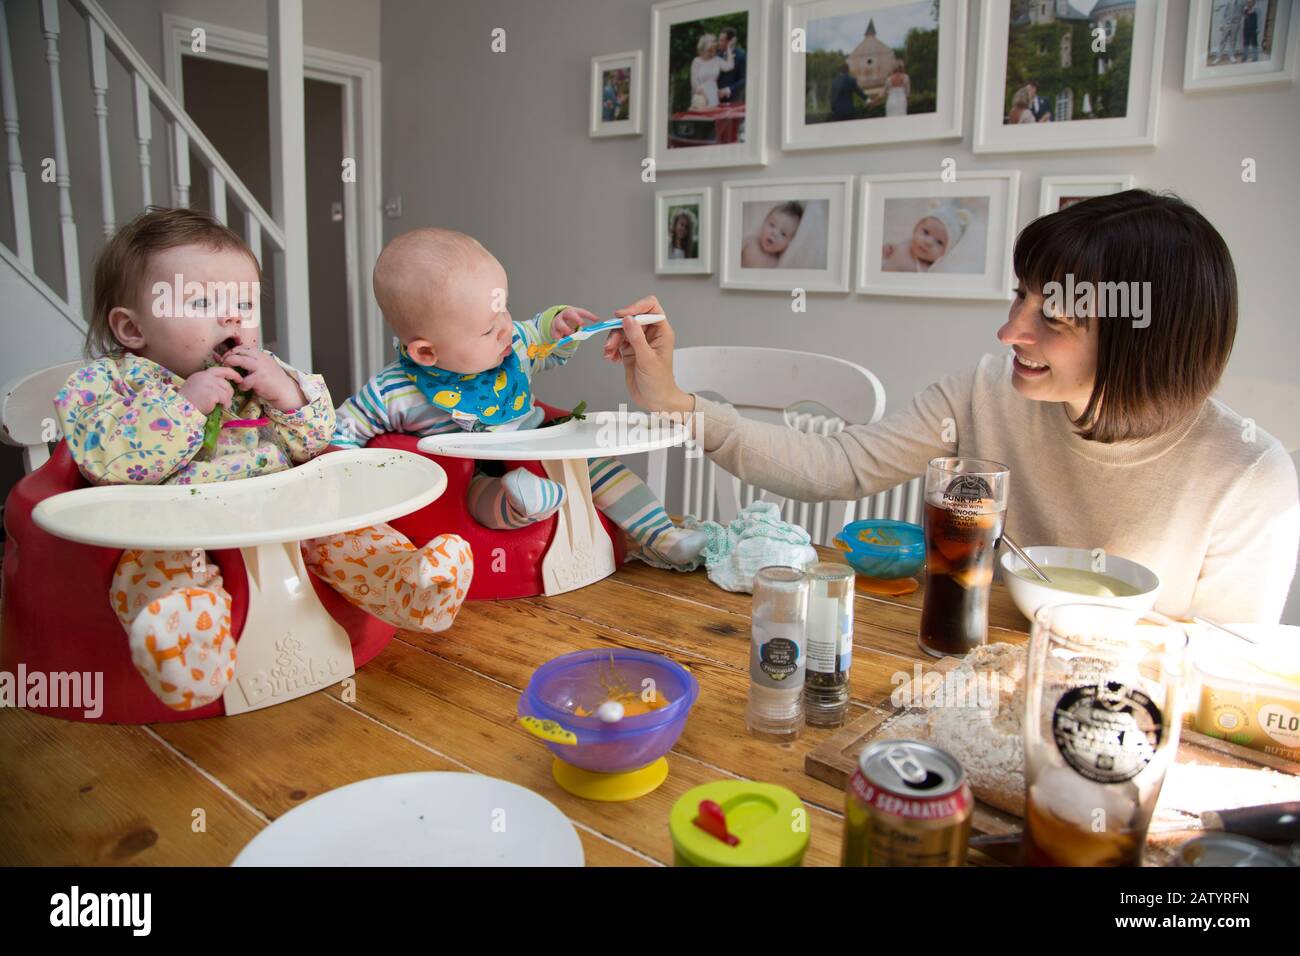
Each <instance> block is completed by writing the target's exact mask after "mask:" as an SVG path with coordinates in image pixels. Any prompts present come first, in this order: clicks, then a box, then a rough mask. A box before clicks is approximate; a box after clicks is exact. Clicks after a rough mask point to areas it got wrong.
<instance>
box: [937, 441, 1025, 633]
mask: <svg viewBox="0 0 1300 956" xmlns="http://www.w3.org/2000/svg"><path fill="white" fill-rule="evenodd" d="M1010 476H1011V473H1010V471H1009V470H1008V469H1007V466H1006V465H1003V464H1000V463H999V462H996V461H985V460H982V459H979V458H936V459H934V460H933V461H931V462H930V464H929V466H928V467H927V468H926V472H925V601H924V604H923V605H922V608H921V638H920V643H921V650H923V651H925V652H926V653H927V654H931V655H933V656H935V657H946V656H948V655H952V654H965V653H966V652H967V651H969V650H971V648H973V647H977V646H979V645H980V644H983V643H984V642H985V641H986V640H987V638H988V630H989V585H991V584H992V583H993V559H994V552H995V550H996V549H997V543H998V539H999V538H1000V537H1002V526H1003V524H1004V523H1005V521H1006V515H1007V483H1008V481H1009V480H1010Z"/></svg>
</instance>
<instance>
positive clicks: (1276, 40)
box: [1183, 0, 1300, 93]
mask: <svg viewBox="0 0 1300 956" xmlns="http://www.w3.org/2000/svg"><path fill="white" fill-rule="evenodd" d="M1263 3H1264V4H1265V8H1264V10H1263V11H1262V12H1263V13H1264V17H1262V18H1261V20H1264V21H1266V20H1267V16H1268V12H1269V10H1270V9H1272V10H1274V11H1275V18H1274V22H1273V27H1272V44H1271V50H1270V51H1269V53H1270V55H1269V58H1268V59H1266V60H1254V61H1246V62H1241V63H1216V64H1214V65H1211V64H1210V62H1209V60H1210V55H1211V48H1212V46H1214V43H1213V41H1214V40H1215V39H1216V38H1215V37H1214V36H1213V33H1214V32H1215V28H1216V26H1218V25H1216V24H1215V23H1214V13H1215V5H1214V2H1213V0H1191V8H1190V11H1189V13H1188V18H1187V55H1186V57H1185V59H1184V67H1183V90H1184V92H1188V93H1197V92H1202V91H1205V90H1231V89H1241V88H1242V87H1251V86H1269V85H1272V84H1275V83H1291V82H1293V81H1294V80H1295V72H1296V71H1295V67H1296V57H1297V56H1298V55H1300V10H1297V4H1296V3H1295V0H1263ZM1266 28H1267V27H1266V23H1264V22H1262V23H1261V24H1260V26H1259V30H1260V33H1261V37H1260V39H1261V41H1262V40H1263V39H1264V37H1263V36H1262V34H1263V32H1264V30H1265V29H1266ZM1221 38H1222V34H1220V36H1219V39H1220V40H1221ZM1261 46H1262V43H1261ZM1243 52H1244V49H1243ZM1261 52H1262V51H1261Z"/></svg>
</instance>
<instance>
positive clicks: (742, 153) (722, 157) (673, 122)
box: [648, 0, 771, 172]
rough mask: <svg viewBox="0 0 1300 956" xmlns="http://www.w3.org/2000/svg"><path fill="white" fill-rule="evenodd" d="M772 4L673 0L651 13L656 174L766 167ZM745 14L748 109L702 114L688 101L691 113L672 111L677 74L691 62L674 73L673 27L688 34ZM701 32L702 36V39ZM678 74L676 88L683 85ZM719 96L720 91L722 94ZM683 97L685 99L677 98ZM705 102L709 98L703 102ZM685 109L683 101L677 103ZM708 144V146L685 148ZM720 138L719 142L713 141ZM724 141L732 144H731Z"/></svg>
mask: <svg viewBox="0 0 1300 956" xmlns="http://www.w3.org/2000/svg"><path fill="white" fill-rule="evenodd" d="M770 12H771V0H669V2H664V3H656V4H655V5H654V6H653V7H652V8H651V11H650V26H651V41H650V96H649V98H648V103H649V108H650V120H649V123H648V126H649V131H650V158H651V159H652V160H653V162H654V168H655V170H656V171H657V172H666V171H672V170H680V169H705V168H710V167H720V166H765V165H767V148H766V140H767V133H766V122H765V116H766V112H767V62H766V60H767V22H768V17H769V14H770ZM741 13H743V14H745V15H746V19H745V34H746V35H745V38H744V43H743V46H742V49H743V50H744V51H745V54H746V66H745V84H744V103H743V106H744V109H743V112H741V113H740V115H737V110H736V109H735V104H730V105H727V106H723V105H721V103H720V105H718V106H716V107H709V106H707V105H704V106H702V107H700V108H699V109H698V110H697V109H694V108H692V107H694V106H695V100H694V98H693V97H690V98H689V99H687V100H686V102H685V104H684V105H686V106H687V107H688V109H685V110H678V111H677V112H676V113H672V112H671V110H672V109H673V106H674V102H673V96H672V89H673V81H674V76H676V75H677V74H680V73H681V71H682V70H683V69H685V70H686V71H687V77H688V79H687V83H688V92H689V72H690V65H689V63H688V64H687V65H685V66H683V65H682V64H677V70H676V71H675V72H674V71H672V70H671V69H670V66H671V65H672V64H670V58H671V50H672V45H671V40H672V32H673V30H674V28H680V29H686V30H689V28H690V26H691V25H692V24H694V23H696V22H697V21H700V20H707V19H710V18H714V17H722V16H728V15H734V14H741ZM703 32H707V31H702V32H701V35H703ZM680 79H681V77H680V76H678V80H679V82H678V84H677V85H678V87H680ZM719 92H720V90H719ZM679 99H683V97H680V96H679ZM704 100H705V102H707V97H705V98H704ZM676 105H678V106H681V105H683V103H677V104H676ZM696 140H706V141H707V142H706V143H705V145H694V146H690V145H682V144H683V143H685V142H690V141H696ZM715 140H721V141H715ZM726 140H730V141H729V142H728V141H726Z"/></svg>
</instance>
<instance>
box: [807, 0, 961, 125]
mask: <svg viewBox="0 0 1300 956" xmlns="http://www.w3.org/2000/svg"><path fill="white" fill-rule="evenodd" d="M914 5H920V6H929V0H923V2H922V3H919V4H918V3H917V0H787V2H786V4H785V11H784V23H785V32H784V34H783V35H784V36H785V37H788V38H793V37H794V36H795V32H794V31H796V30H802V31H804V32H803V40H804V51H803V52H796V51H795V49H794V45H795V44H794V43H793V40H791V41H790V42H785V43H782V45H781V48H782V50H783V51H784V56H783V57H782V60H783V70H782V77H783V83H782V89H781V148H782V149H791V150H795V149H830V148H834V147H837V146H873V145H876V144H879V143H905V142H920V141H924V140H935V139H961V137H962V121H963V109H962V107H963V102H964V99H965V83H964V80H965V74H966V69H965V66H966V31H967V24H968V19H969V10H968V4H967V0H940V7H939V20H938V24H937V26H938V30H939V51H938V65H937V74H938V75H937V80H936V90H937V97H936V104H935V110H934V111H933V112H930V113H919V114H916V115H912V116H893V117H890V116H880V117H873V118H870V119H856V120H843V121H839V122H820V123H807V122H806V118H807V95H808V94H807V63H808V56H809V55H810V54H814V53H817V52H819V51H818V50H816V49H814V48H813V44H814V43H815V42H816V37H815V36H814V34H815V32H816V30H815V28H814V29H810V27H809V24H810V23H817V22H819V21H830V20H834V19H837V18H841V17H845V18H847V17H850V16H853V15H856V14H860V15H861V19H862V21H863V22H864V23H870V24H872V25H874V22H875V18H874V17H873V15H872V14H873V11H874V12H875V13H877V14H878V13H880V12H881V11H885V10H888V9H889V8H891V7H906V6H914ZM864 39H865V37H864ZM851 52H852V51H851Z"/></svg>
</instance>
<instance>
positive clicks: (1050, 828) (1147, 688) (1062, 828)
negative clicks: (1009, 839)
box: [1021, 604, 1187, 866]
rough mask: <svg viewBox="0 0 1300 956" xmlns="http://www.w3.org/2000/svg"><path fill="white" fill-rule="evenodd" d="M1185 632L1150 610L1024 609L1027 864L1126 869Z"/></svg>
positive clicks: (1166, 723) (1142, 837) (1138, 838)
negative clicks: (1028, 618)
mask: <svg viewBox="0 0 1300 956" xmlns="http://www.w3.org/2000/svg"><path fill="white" fill-rule="evenodd" d="M1186 647H1187V635H1186V633H1185V632H1184V631H1183V629H1182V628H1181V627H1179V626H1178V625H1177V624H1175V623H1174V622H1173V621H1171V620H1169V619H1168V618H1166V617H1162V616H1161V615H1159V614H1156V613H1155V612H1150V613H1147V614H1139V613H1138V612H1136V611H1130V610H1125V609H1123V608H1114V607H1105V606H1103V605H1100V604H1062V605H1058V606H1056V607H1047V608H1042V609H1041V610H1039V612H1038V613H1037V614H1036V615H1035V616H1034V626H1033V635H1032V638H1031V640H1030V645H1029V658H1028V662H1027V668H1026V681H1025V720H1024V727H1025V831H1024V837H1023V838H1022V842H1021V850H1022V854H1023V857H1024V861H1025V863H1027V864H1029V865H1030V866H1137V865H1138V864H1140V863H1141V862H1142V846H1143V844H1144V843H1145V842H1146V833H1147V826H1148V824H1150V822H1151V814H1152V811H1154V810H1155V805H1156V799H1157V798H1158V797H1159V796H1160V787H1161V785H1162V784H1163V783H1164V779H1165V772H1166V771H1167V770H1168V769H1169V765H1170V764H1171V763H1173V760H1174V754H1175V751H1176V750H1177V749H1178V729H1179V725H1180V724H1181V722H1182V696H1183V695H1182V692H1181V691H1182V682H1183V674H1184V660H1185V657H1186Z"/></svg>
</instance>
